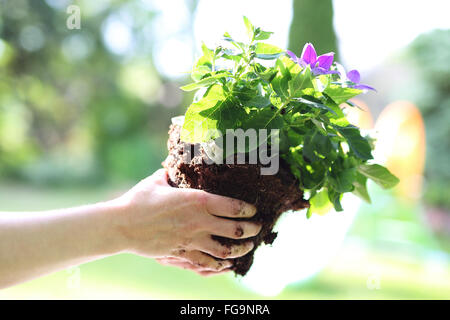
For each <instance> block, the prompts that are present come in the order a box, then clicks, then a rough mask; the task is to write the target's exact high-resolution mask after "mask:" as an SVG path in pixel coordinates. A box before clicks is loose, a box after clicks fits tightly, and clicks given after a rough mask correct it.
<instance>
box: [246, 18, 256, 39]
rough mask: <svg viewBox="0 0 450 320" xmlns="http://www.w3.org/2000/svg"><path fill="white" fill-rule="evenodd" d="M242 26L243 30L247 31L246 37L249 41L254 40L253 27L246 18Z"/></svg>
mask: <svg viewBox="0 0 450 320" xmlns="http://www.w3.org/2000/svg"><path fill="white" fill-rule="evenodd" d="M244 24H245V28H246V29H247V35H248V37H249V39H250V40H253V39H254V38H255V27H254V26H253V25H252V23H251V22H250V20H248V18H247V17H246V16H244Z"/></svg>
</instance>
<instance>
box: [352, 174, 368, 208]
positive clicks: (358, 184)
mask: <svg viewBox="0 0 450 320" xmlns="http://www.w3.org/2000/svg"><path fill="white" fill-rule="evenodd" d="M353 185H354V186H355V190H353V194H354V195H356V196H358V197H359V198H361V199H363V200H364V201H366V202H368V203H371V200H370V196H369V192H368V191H367V178H366V177H365V176H363V175H362V174H361V173H360V172H356V180H355V181H354V182H353Z"/></svg>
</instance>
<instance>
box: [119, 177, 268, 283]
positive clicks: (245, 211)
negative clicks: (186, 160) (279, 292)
mask: <svg viewBox="0 0 450 320" xmlns="http://www.w3.org/2000/svg"><path fill="white" fill-rule="evenodd" d="M116 202H117V203H119V204H120V205H119V207H120V208H121V210H119V212H120V214H119V216H120V221H121V223H120V227H119V230H120V234H121V235H122V236H123V239H125V241H124V243H125V244H126V245H125V248H124V250H123V251H126V252H132V253H135V254H139V255H143V256H146V257H152V258H156V259H157V261H158V262H160V263H162V264H164V265H172V266H177V267H181V268H185V269H190V270H193V271H195V272H197V273H199V274H201V275H211V274H217V273H222V272H224V271H227V270H229V268H230V267H231V265H232V264H231V261H230V260H228V259H231V258H237V257H240V256H243V255H245V254H246V253H248V252H249V251H251V250H252V249H253V242H252V241H247V242H244V243H243V244H239V245H234V246H230V247H228V246H224V245H221V244H220V243H219V242H217V241H216V240H213V239H212V238H211V235H217V236H222V237H226V238H232V239H245V238H250V237H253V236H256V235H257V234H258V233H259V232H260V230H261V226H260V225H258V224H256V223H253V222H247V221H242V220H241V221H233V220H231V219H224V218H221V217H227V218H250V217H252V216H253V215H254V214H255V213H256V208H255V207H254V206H253V205H251V204H247V203H245V202H242V201H240V200H236V199H231V198H227V197H223V196H219V195H214V194H210V193H207V192H205V191H201V190H196V189H183V188H173V187H171V186H170V185H169V184H168V183H167V173H166V171H165V170H164V169H161V170H158V171H157V172H155V173H154V174H153V175H152V176H150V177H148V178H146V179H144V180H143V181H141V182H140V183H139V184H137V185H136V186H135V187H134V188H132V189H131V190H130V191H129V192H127V193H126V194H124V195H123V196H122V197H120V198H119V199H117V200H116Z"/></svg>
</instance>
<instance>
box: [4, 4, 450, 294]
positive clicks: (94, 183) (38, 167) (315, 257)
mask: <svg viewBox="0 0 450 320" xmlns="http://www.w3.org/2000/svg"><path fill="white" fill-rule="evenodd" d="M70 5H76V6H78V7H79V8H80V12H81V28H80V29H72V30H71V29H69V28H68V27H67V24H66V22H67V19H68V18H69V16H70V15H69V14H68V13H67V9H68V7H69V6H70ZM449 11H450V3H449V2H448V1H446V0H441V1H438V0H429V1H427V2H426V3H424V2H423V1H403V0H399V1H386V0H380V1H376V2H374V1H370V2H369V1H357V0H347V1H331V0H321V1H316V0H280V1H276V2H275V1H268V0H259V1H256V0H248V1H236V0H229V1H218V0H128V1H116V0H96V1H89V0H0V211H7V210H11V211H20V210H45V209H52V208H59V207H68V206H74V205H80V204H86V203H92V202H95V201H102V200H106V199H110V198H112V197H114V196H115V195H117V194H119V193H120V192H122V191H124V190H126V189H127V188H129V187H131V186H132V185H133V184H134V183H136V181H138V180H139V179H142V178H144V177H146V176H147V175H149V174H151V173H152V172H153V171H155V170H156V169H158V168H159V167H160V163H161V161H162V160H163V159H164V158H165V156H166V154H167V152H166V140H167V130H168V126H169V124H170V118H171V117H173V116H177V115H180V114H183V113H184V112H185V110H186V107H187V106H188V105H189V102H190V101H191V99H192V95H190V94H186V93H184V92H182V91H181V90H180V89H179V86H180V85H183V84H185V83H187V82H188V81H189V75H188V72H189V70H190V68H191V66H192V63H193V61H194V58H195V56H196V54H197V53H198V49H199V46H200V41H205V42H206V43H207V44H208V45H210V46H213V45H215V44H216V43H217V41H218V40H220V38H221V35H222V34H223V32H224V31H229V32H230V33H231V34H233V35H235V34H236V35H238V36H239V35H242V34H243V33H244V28H243V25H242V23H241V21H242V16H243V15H246V16H248V17H249V18H250V20H251V21H252V22H253V24H255V25H256V26H261V27H262V28H263V29H264V30H270V31H274V32H275V35H274V37H273V42H274V43H275V44H277V45H279V46H281V47H285V48H289V49H291V50H293V51H294V52H296V53H297V54H298V55H299V54H300V53H301V49H302V47H303V44H304V43H305V42H313V43H314V45H315V47H316V49H317V51H318V52H319V53H325V52H328V51H334V52H336V56H337V59H338V60H339V61H341V62H342V63H343V64H344V65H345V66H346V67H347V68H352V69H353V68H357V69H359V70H360V71H361V73H362V75H363V76H362V80H363V83H368V84H370V85H372V86H374V87H376V88H377V90H378V92H377V93H369V94H367V95H363V96H361V97H358V101H357V102H358V104H359V105H360V106H361V107H362V109H364V111H361V112H360V111H359V109H354V110H352V111H350V115H349V117H351V118H352V119H353V120H354V121H355V123H357V124H359V125H360V126H361V127H363V128H364V129H368V130H372V132H373V133H374V134H375V136H377V137H378V145H377V159H379V160H380V161H382V162H384V163H386V165H387V166H388V167H389V168H390V169H391V170H392V171H394V173H396V174H397V175H398V176H399V177H400V178H401V179H402V183H401V185H400V186H399V187H397V188H396V189H395V190H394V191H393V192H385V191H381V190H379V189H377V188H376V186H370V188H371V191H372V193H373V197H372V198H373V199H372V200H373V201H372V202H373V203H372V205H367V204H361V203H359V202H357V200H355V199H354V198H349V199H348V200H347V202H348V207H347V208H348V210H346V211H345V212H344V213H339V216H336V213H333V212H332V213H330V215H329V216H323V217H322V216H314V217H312V218H311V219H310V220H306V219H304V217H303V216H304V213H301V212H300V213H291V214H289V217H291V218H287V219H291V221H296V222H297V223H298V230H299V231H298V232H300V231H301V232H300V233H302V234H303V235H304V236H303V238H302V239H297V240H298V242H295V243H294V242H293V241H288V242H289V243H288V244H287V245H286V246H284V247H283V248H284V249H283V248H282V249H279V250H281V251H279V255H278V256H277V259H266V260H267V261H263V262H260V263H259V264H260V265H262V266H261V267H260V268H259V267H258V268H259V269H258V270H260V272H259V273H258V272H256V273H255V272H254V274H255V276H254V277H253V276H252V277H253V278H252V279H253V280H252V279H250V280H246V279H238V278H234V277H233V276H232V275H224V276H218V277H215V278H201V277H199V276H197V275H194V274H191V273H189V272H187V271H183V270H177V269H174V268H168V267H163V266H160V265H158V264H157V263H155V262H154V261H152V260H149V259H144V258H141V257H136V256H132V255H117V256H113V257H109V258H106V259H103V260H100V261H95V262H91V263H88V264H85V265H82V266H79V267H74V268H70V269H68V270H64V271H61V272H58V273H56V274H53V275H50V276H46V277H43V278H40V279H37V280H33V281H31V282H28V283H25V284H21V285H18V286H16V287H13V288H9V289H5V290H1V291H0V299H16V298H43V299H45V298H61V299H65V298H75V299H78V298H88V299H89V298H134V299H139V298H204V299H211V298H219V299H220V298H235V299H236V298H238V299H239V298H249V299H258V298H264V297H275V298H283V299H316V298H325V299H333V298H337V299H346V298H353V299H361V298H363V299H364V298H368V299H381V298H388V299H401V298H409V299H431V298H437V299H449V298H450V254H449V253H450V183H449V181H450V161H449V158H450V139H449V137H450V127H449V121H450V94H449V93H450V63H449V61H450V30H449V29H450V20H449V19H448V12H449ZM292 217H294V218H292ZM298 217H300V218H298ZM292 219H294V220H292ZM289 224H290V225H291V231H286V234H288V232H293V233H296V226H297V225H295V224H294V225H293V224H292V223H289ZM280 228H281V230H280V231H283V230H282V229H283V227H280ZM311 230H315V231H314V232H311ZM316 230H317V232H316ZM321 230H327V232H328V233H329V234H330V236H329V237H327V233H325V234H323V231H321ZM335 231H336V232H335ZM298 232H297V233H298ZM321 232H322V233H321ZM333 232H335V233H336V234H334V235H333V236H332V234H333ZM280 234H281V232H280ZM333 237H335V238H333ZM280 241H281V242H282V241H283V240H280ZM305 248H309V249H308V250H309V251H307V252H306V251H305V250H306V249H305ZM330 248H333V249H332V250H330ZM264 250H270V248H269V249H267V248H265V249H264ZM283 250H284V251H283ZM270 256H271V255H270V253H269V254H267V257H270ZM292 256H295V257H296V259H294V260H295V261H291V260H289V259H290V258H287V257H292ZM299 261H300V262H299ZM317 261H320V262H317ZM0 263H1V262H0ZM285 270H289V271H286V274H288V275H289V277H287V278H286V279H283V281H281V280H280V281H278V280H277V278H276V277H277V276H276V275H277V274H280V273H283V272H284V271H285ZM262 277H263V278H264V277H265V278H268V279H274V281H272V282H274V283H278V284H279V285H278V286H277V285H274V286H272V287H269V288H267V287H265V288H264V287H261V286H258V285H255V283H258V282H259V283H260V282H261V281H259V280H260V279H261V278H262ZM268 283H270V281H268Z"/></svg>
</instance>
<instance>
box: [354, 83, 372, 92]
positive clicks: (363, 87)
mask: <svg viewBox="0 0 450 320" xmlns="http://www.w3.org/2000/svg"><path fill="white" fill-rule="evenodd" d="M353 88H355V89H360V90H373V91H377V90H376V89H375V88H372V87H371V86H368V85H366V84H357V85H354V86H353Z"/></svg>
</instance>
